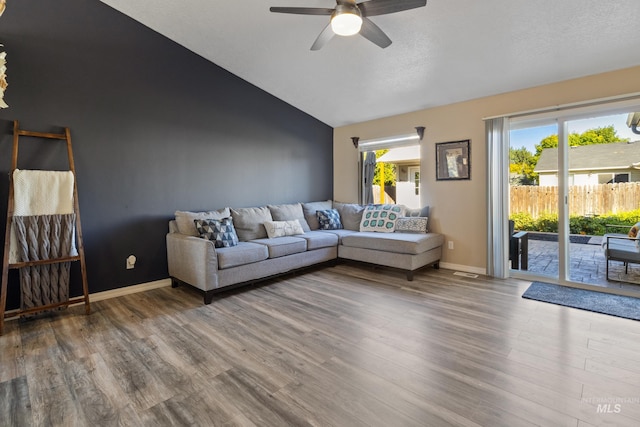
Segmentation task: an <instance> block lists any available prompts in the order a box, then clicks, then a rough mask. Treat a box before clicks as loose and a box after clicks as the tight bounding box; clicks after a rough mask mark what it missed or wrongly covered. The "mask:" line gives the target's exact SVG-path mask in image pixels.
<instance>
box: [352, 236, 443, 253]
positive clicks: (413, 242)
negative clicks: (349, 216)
mask: <svg viewBox="0 0 640 427" xmlns="http://www.w3.org/2000/svg"><path fill="white" fill-rule="evenodd" d="M443 243H444V236H443V235H441V234H435V233H426V234H422V233H420V234H418V233H376V232H374V231H361V232H360V233H353V234H349V235H348V236H344V237H343V238H342V244H343V245H344V246H350V247H354V248H364V249H374V250H378V251H383V252H395V253H399V254H420V253H422V252H426V251H428V250H429V249H433V248H436V247H438V246H442V244H443Z"/></svg>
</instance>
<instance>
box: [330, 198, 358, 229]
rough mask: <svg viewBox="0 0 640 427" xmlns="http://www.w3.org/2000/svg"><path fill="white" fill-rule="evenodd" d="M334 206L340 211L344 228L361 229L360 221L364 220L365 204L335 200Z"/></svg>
mask: <svg viewBox="0 0 640 427" xmlns="http://www.w3.org/2000/svg"><path fill="white" fill-rule="evenodd" d="M333 207H334V208H335V209H337V210H338V212H339V213H340V220H341V221H342V226H343V228H345V229H347V230H353V231H360V221H361V220H362V212H364V206H362V205H359V204H357V203H340V202H334V203H333Z"/></svg>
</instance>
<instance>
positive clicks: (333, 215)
mask: <svg viewBox="0 0 640 427" xmlns="http://www.w3.org/2000/svg"><path fill="white" fill-rule="evenodd" d="M316 215H317V217H318V223H319V224H320V230H340V229H341V228H342V223H341V222H340V214H339V213H338V211H337V210H335V209H326V210H322V211H316Z"/></svg>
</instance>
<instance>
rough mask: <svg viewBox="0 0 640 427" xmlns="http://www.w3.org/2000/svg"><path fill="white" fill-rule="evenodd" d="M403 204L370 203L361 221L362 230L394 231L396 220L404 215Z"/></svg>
mask: <svg viewBox="0 0 640 427" xmlns="http://www.w3.org/2000/svg"><path fill="white" fill-rule="evenodd" d="M404 211H405V209H404V206H402V205H369V206H367V207H366V208H365V210H364V213H363V214H362V221H361V222H360V231H377V232H381V233H393V232H394V230H395V228H396V221H398V218H400V217H401V216H404Z"/></svg>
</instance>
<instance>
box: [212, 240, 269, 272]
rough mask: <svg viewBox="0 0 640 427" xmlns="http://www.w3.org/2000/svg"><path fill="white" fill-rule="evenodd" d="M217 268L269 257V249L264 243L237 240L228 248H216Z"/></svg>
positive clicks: (235, 265) (249, 262)
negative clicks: (235, 243)
mask: <svg viewBox="0 0 640 427" xmlns="http://www.w3.org/2000/svg"><path fill="white" fill-rule="evenodd" d="M216 254H217V255H218V268H219V269H221V270H222V269H225V268H231V267H237V266H239V265H245V264H251V263H254V262H258V261H264V260H265V259H267V258H268V257H269V250H268V249H267V247H266V246H265V245H259V244H257V243H251V242H239V243H238V244H237V245H236V246H232V247H230V248H220V249H216Z"/></svg>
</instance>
